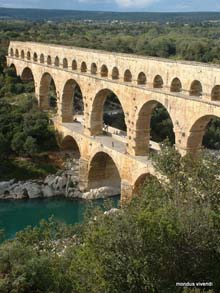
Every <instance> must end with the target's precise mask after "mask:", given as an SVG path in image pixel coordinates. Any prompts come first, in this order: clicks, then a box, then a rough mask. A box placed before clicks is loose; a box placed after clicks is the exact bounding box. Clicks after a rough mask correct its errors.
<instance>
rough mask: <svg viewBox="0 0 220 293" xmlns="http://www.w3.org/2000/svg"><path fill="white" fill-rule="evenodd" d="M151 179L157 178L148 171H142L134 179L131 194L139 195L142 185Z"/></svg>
mask: <svg viewBox="0 0 220 293" xmlns="http://www.w3.org/2000/svg"><path fill="white" fill-rule="evenodd" d="M152 179H155V180H157V179H156V178H155V177H154V176H153V175H151V174H150V173H144V174H142V175H140V176H139V177H138V178H137V180H136V181H135V184H134V187H133V192H132V193H133V195H140V194H141V192H142V190H143V188H144V186H145V185H146V184H147V183H148V182H150V181H151V180H152Z"/></svg>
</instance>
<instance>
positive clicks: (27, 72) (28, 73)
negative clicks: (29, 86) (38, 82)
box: [21, 67, 35, 82]
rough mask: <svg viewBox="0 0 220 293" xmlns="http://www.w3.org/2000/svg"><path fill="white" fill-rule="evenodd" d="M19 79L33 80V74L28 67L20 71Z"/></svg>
mask: <svg viewBox="0 0 220 293" xmlns="http://www.w3.org/2000/svg"><path fill="white" fill-rule="evenodd" d="M21 80H22V81H24V82H30V81H33V82H35V80H34V74H33V71H32V70H31V68H30V67H25V68H24V69H23V70H22V72H21Z"/></svg>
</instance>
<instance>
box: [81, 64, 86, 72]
mask: <svg viewBox="0 0 220 293" xmlns="http://www.w3.org/2000/svg"><path fill="white" fill-rule="evenodd" d="M81 72H87V65H86V62H82V64H81Z"/></svg>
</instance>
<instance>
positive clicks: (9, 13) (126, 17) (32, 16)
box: [0, 8, 220, 23]
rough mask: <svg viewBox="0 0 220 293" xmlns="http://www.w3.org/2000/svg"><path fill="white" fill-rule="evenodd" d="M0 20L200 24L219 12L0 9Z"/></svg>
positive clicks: (216, 19) (217, 15)
mask: <svg viewBox="0 0 220 293" xmlns="http://www.w3.org/2000/svg"><path fill="white" fill-rule="evenodd" d="M0 18H2V19H13V20H14V19H17V20H18V19H20V20H34V21H36V20H41V21H42V20H54V21H61V20H75V21H83V20H93V21H98V22H100V21H101V22H102V21H104V22H108V21H113V20H119V21H125V22H159V23H166V22H175V23H201V22H207V21H220V12H185V13H155V12H101V11H77V10H46V9H12V8H0Z"/></svg>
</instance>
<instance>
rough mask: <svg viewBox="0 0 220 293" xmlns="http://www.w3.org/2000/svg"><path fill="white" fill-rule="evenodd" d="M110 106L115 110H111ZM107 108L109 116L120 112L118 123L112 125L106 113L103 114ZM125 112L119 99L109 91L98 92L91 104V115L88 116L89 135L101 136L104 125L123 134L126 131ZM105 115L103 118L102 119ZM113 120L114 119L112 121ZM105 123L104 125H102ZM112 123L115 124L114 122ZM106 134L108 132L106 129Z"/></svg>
mask: <svg viewBox="0 0 220 293" xmlns="http://www.w3.org/2000/svg"><path fill="white" fill-rule="evenodd" d="M111 104H112V107H113V106H115V107H117V108H118V109H117V108H115V109H113V108H112V110H111V108H110V107H111ZM106 107H107V108H109V111H108V112H109V113H110V114H117V111H118V113H119V112H120V113H121V114H122V116H123V117H122V121H119V123H118V124H117V123H114V124H112V123H111V121H110V119H109V118H108V117H107V115H106V114H107V111H106V112H105V113H104V108H106ZM124 113H125V111H124V108H123V105H122V103H121V100H120V98H119V97H118V96H117V95H116V94H115V93H114V92H113V91H112V90H110V89H102V90H100V91H99V92H98V93H97V94H96V96H95V98H94V100H93V104H92V109H91V114H90V133H91V135H103V126H104V124H105V125H106V126H112V127H114V128H116V129H118V130H120V131H123V132H125V133H124V134H126V131H127V125H126V122H125V114H124ZM104 114H105V117H104ZM113 120H115V119H113ZM120 120H121V119H120ZM104 122H105V123H104ZM114 122H117V121H116V120H115V121H114ZM119 124H120V125H119ZM106 131H107V132H108V130H107V129H106Z"/></svg>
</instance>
